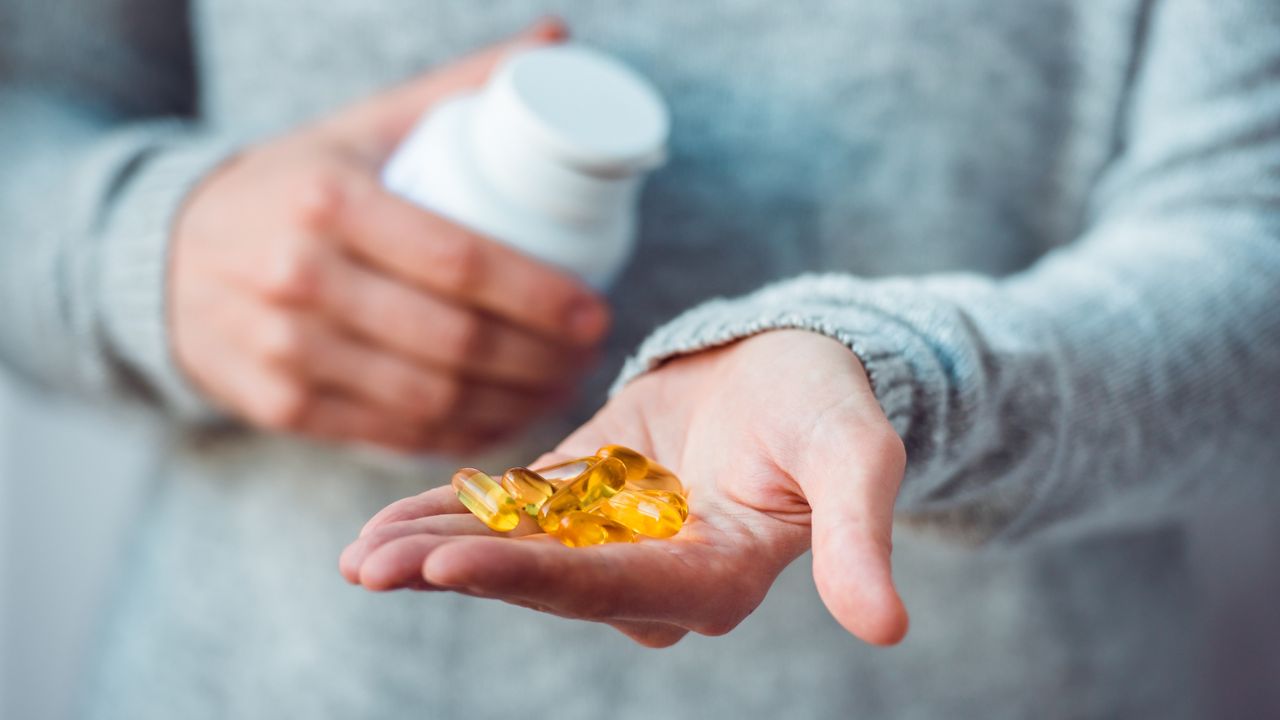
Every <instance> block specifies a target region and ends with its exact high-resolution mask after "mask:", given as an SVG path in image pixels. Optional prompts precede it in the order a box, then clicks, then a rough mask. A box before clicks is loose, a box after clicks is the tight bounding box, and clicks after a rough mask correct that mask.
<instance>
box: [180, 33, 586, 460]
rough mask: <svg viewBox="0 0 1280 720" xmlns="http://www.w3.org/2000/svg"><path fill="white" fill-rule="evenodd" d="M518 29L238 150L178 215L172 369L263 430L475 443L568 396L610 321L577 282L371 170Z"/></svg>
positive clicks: (463, 447) (514, 44)
mask: <svg viewBox="0 0 1280 720" xmlns="http://www.w3.org/2000/svg"><path fill="white" fill-rule="evenodd" d="M564 35H565V31H564V28H563V26H562V25H560V24H559V23H557V22H555V21H544V22H541V23H539V24H537V25H535V26H534V27H532V28H530V29H529V30H527V31H526V32H524V33H523V34H521V35H520V36H518V37H516V38H514V39H511V40H509V41H507V42H504V43H501V44H499V45H496V46H493V47H490V48H488V49H485V50H483V51H481V52H478V53H476V54H475V55H472V56H470V57H467V58H464V59H462V60H460V61H458V62H456V63H454V64H452V65H449V66H447V67H444V68H440V69H437V70H434V71H432V72H430V73H428V74H425V75H423V76H421V77H418V78H416V79H413V80H411V81H409V82H408V83H406V84H404V85H402V86H400V87H396V88H393V89H391V90H389V91H387V92H384V93H382V94H379V95H376V96H374V97H371V98H368V99H366V100H364V101H362V102H359V103H357V104H355V105H352V106H350V107H347V108H345V109H342V110H339V111H337V112H336V113H334V114H332V115H331V116H329V117H326V118H323V119H321V120H319V121H318V122H315V123H313V124H311V125H308V126H305V127H302V128H299V129H297V130H295V131H293V132H291V133H289V134H286V135H284V136H282V137H279V138H276V139H273V140H270V141H268V142H264V143H262V144H260V145H257V146H254V147H251V148H249V149H247V150H245V151H244V152H242V153H240V154H239V155H237V156H236V157H235V158H233V159H232V160H230V161H229V162H227V163H226V164H224V165H223V166H222V167H221V168H219V169H218V170H217V171H215V172H214V173H212V174H211V175H210V176H209V177H207V178H206V179H205V180H204V181H203V182H202V183H201V184H200V185H199V186H198V187H197V188H196V190H195V191H194V192H193V193H192V194H191V196H190V197H189V199H188V201H187V202H186V203H185V204H184V207H183V209H182V211H181V212H180V214H179V217H178V219H177V221H176V223H175V234H174V239H173V244H172V256H171V257H172V259H171V265H170V274H169V303H168V307H169V308H170V317H169V323H170V327H171V338H172V344H173V348H174V352H175V355H176V357H177V359H178V362H179V365H180V366H181V367H182V368H183V370H184V371H185V373H186V374H187V375H188V376H189V378H190V379H191V380H192V381H194V382H195V384H196V385H198V386H199V387H200V388H201V389H202V390H203V391H204V393H205V394H206V395H208V396H209V397H210V398H212V399H214V400H215V401H216V402H217V403H218V404H220V405H221V406H223V408H225V409H226V410H228V411H229V412H231V413H232V414H234V415H237V416H239V417H241V418H243V419H244V420H246V421H248V422H249V423H251V424H254V425H257V426H259V427H263V428H267V429H272V430H280V431H288V432H294V433H299V434H303V435H309V436H313V437H316V438H323V439H328V440H339V441H358V442H364V443H371V444H375V445H381V446H385V447H389V448H393V449H399V450H411V451H446V452H448V451H453V452H465V451H470V450H472V449H474V448H476V447H478V446H480V445H483V444H486V443H489V442H491V441H495V440H497V439H499V438H501V437H502V436H504V435H506V434H508V433H510V432H512V431H514V430H516V429H518V426H519V425H520V424H521V423H525V422H528V421H530V420H531V419H533V418H535V417H536V416H537V415H538V413H539V412H541V411H543V410H544V409H546V408H547V406H548V405H550V404H552V403H555V402H557V401H558V400H562V399H563V397H564V396H565V395H566V393H567V390H566V389H567V388H570V387H572V385H573V382H574V380H575V378H576V376H577V375H578V374H579V373H580V372H581V371H582V370H583V369H584V365H587V364H589V362H590V358H591V357H592V355H593V354H594V352H595V349H596V347H597V346H598V344H599V343H600V341H601V340H602V338H603V337H604V335H605V333H606V332H607V329H608V324H609V313H608V308H607V307H606V306H605V304H604V302H603V301H602V299H601V298H600V297H598V296H597V295H596V294H594V293H593V292H592V291H590V290H589V289H588V288H587V287H585V286H584V285H583V284H581V283H580V282H579V281H577V280H575V279H574V278H571V277H569V276H568V275H566V274H564V273H561V272H559V271H557V270H554V269H552V268H550V267H547V266H545V265H543V264H540V263H538V262H536V261H534V260H532V259H530V258H528V257H526V256H524V255H522V254H520V253H518V252H516V251H514V250H511V249H509V248H507V247H506V246H504V245H501V244H499V243H496V242H493V241H491V240H488V239H486V238H483V237H479V236H477V235H475V234H473V233H470V232H468V231H466V230H465V229H463V228H461V227H458V226H457V225H454V224H452V223H450V222H448V221H446V220H444V219H443V218H441V217H439V216H436V215H434V214H432V213H430V212H427V211H425V210H422V209H420V208H418V207H416V206H414V205H412V204H410V203H408V202H406V201H404V200H402V199H400V198H399V197H397V196H394V195H392V194H390V193H388V192H387V191H386V190H384V189H383V188H382V187H381V185H380V183H379V179H378V172H379V168H380V167H381V166H382V165H383V163H384V162H385V161H386V159H387V157H388V156H389V154H390V153H391V151H392V150H393V149H394V148H395V147H396V145H397V144H398V142H399V141H400V139H401V138H402V137H403V136H404V135H405V134H406V133H407V132H408V130H409V129H410V128H411V127H412V126H413V124H414V123H415V122H416V120H417V119H418V117H420V115H421V114H422V113H423V112H424V111H426V110H427V109H428V108H430V107H431V106H432V105H433V104H435V103H437V102H440V101H441V100H442V99H445V98H447V97H449V96H450V95H453V94H455V93H457V92H460V91H464V90H467V89H471V88H475V87H478V86H479V85H481V84H482V83H483V82H484V81H485V79H486V77H487V76H488V74H489V72H490V70H491V69H492V68H493V67H494V66H495V64H496V63H497V62H498V61H499V60H500V59H501V58H502V57H503V56H504V55H505V54H506V53H508V52H511V51H512V50H515V49H517V48H521V47H529V46H534V45H539V44H546V43H553V42H558V41H559V40H561V39H562V38H563V37H564Z"/></svg>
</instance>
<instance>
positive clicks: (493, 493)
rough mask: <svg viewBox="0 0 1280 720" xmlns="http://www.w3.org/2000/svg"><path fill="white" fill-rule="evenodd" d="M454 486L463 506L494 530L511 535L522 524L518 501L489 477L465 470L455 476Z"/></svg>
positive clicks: (476, 471) (469, 469) (474, 470)
mask: <svg viewBox="0 0 1280 720" xmlns="http://www.w3.org/2000/svg"><path fill="white" fill-rule="evenodd" d="M452 485H453V489H454V491H456V492H457V493H458V499H459V500H461V501H462V504H463V505H465V506H466V507H467V509H468V510H470V511H471V514H472V515H475V516H476V517H478V518H480V521H481V522H483V523H484V524H485V525H488V526H489V527H490V528H491V529H493V530H497V531H498V532H507V531H508V530H512V529H514V528H515V526H516V525H518V524H519V523H520V512H519V510H517V508H516V501H515V498H513V497H511V495H510V494H509V493H508V492H507V491H506V490H503V489H502V486H501V485H499V484H498V483H497V482H496V481H495V480H494V479H493V478H491V477H489V476H488V475H486V474H484V473H482V472H480V471H479V470H476V469H475V468H462V469H461V470H459V471H458V472H456V473H454V474H453V482H452Z"/></svg>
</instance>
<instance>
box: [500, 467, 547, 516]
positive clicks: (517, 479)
mask: <svg viewBox="0 0 1280 720" xmlns="http://www.w3.org/2000/svg"><path fill="white" fill-rule="evenodd" d="M502 489H503V490H506V491H507V493H508V494H510V495H511V497H513V498H515V500H516V502H517V503H519V504H520V506H521V508H523V509H524V511H525V512H527V513H529V514H530V515H536V514H537V513H538V508H540V507H542V503H544V502H546V501H547V498H549V497H551V496H552V495H553V494H555V491H556V488H555V486H554V485H552V484H551V483H549V482H547V480H546V479H544V478H543V477H542V476H541V475H539V474H538V473H536V472H534V471H532V470H530V469H529V468H524V467H513V468H511V469H510V470H508V471H506V472H505V473H503V475H502Z"/></svg>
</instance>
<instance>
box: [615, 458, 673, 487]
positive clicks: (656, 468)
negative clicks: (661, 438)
mask: <svg viewBox="0 0 1280 720" xmlns="http://www.w3.org/2000/svg"><path fill="white" fill-rule="evenodd" d="M627 482H628V483H629V484H631V485H632V486H633V487H635V488H638V489H640V490H662V491H665V492H670V493H676V494H677V495H684V494H685V492H684V485H683V484H682V483H681V482H680V478H678V477H676V474H675V473H673V472H671V471H670V470H668V469H666V468H665V467H663V466H661V465H659V464H658V463H656V462H654V461H652V460H650V461H649V468H648V470H647V471H646V472H645V474H644V477H642V478H640V479H638V480H630V479H628V481H627Z"/></svg>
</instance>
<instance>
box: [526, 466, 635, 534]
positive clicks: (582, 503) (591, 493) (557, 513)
mask: <svg viewBox="0 0 1280 720" xmlns="http://www.w3.org/2000/svg"><path fill="white" fill-rule="evenodd" d="M626 482H627V468H626V466H624V465H623V464H622V461H620V460H616V459H614V458H605V459H604V460H600V461H598V462H596V463H595V464H593V465H592V466H591V467H590V468H588V469H587V471H586V472H584V473H582V474H581V475H579V476H578V477H577V478H575V479H574V480H572V481H571V482H569V483H568V484H565V485H562V486H561V487H560V488H559V489H557V490H556V492H555V494H554V495H552V496H551V497H549V498H547V500H546V502H544V503H542V507H541V508H539V509H538V527H541V528H542V530H543V532H548V533H550V532H555V529H556V528H557V527H559V524H560V518H561V517H563V516H564V515H565V514H567V513H569V512H572V511H574V510H581V509H582V508H584V507H587V506H588V505H591V504H592V503H594V502H596V501H597V500H601V499H603V498H607V497H610V496H612V495H613V494H614V493H616V492H618V491H619V490H621V489H622V488H623V486H624V485H626Z"/></svg>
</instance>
